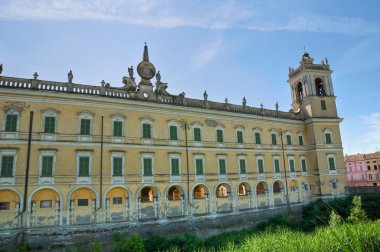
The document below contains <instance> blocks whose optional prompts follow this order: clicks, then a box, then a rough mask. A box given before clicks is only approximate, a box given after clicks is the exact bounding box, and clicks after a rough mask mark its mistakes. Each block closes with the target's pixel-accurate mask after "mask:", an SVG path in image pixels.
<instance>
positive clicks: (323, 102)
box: [321, 100, 326, 110]
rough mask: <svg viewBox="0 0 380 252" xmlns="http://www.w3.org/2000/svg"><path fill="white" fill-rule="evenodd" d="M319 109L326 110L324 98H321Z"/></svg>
mask: <svg viewBox="0 0 380 252" xmlns="http://www.w3.org/2000/svg"><path fill="white" fill-rule="evenodd" d="M321 109H322V110H326V101H325V100H321Z"/></svg>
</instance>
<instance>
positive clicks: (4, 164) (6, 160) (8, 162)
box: [0, 156, 14, 177]
mask: <svg viewBox="0 0 380 252" xmlns="http://www.w3.org/2000/svg"><path fill="white" fill-rule="evenodd" d="M13 162H14V156H3V158H2V160H1V174H0V176H1V177H13Z"/></svg>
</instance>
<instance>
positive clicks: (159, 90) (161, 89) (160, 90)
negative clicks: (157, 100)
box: [155, 82, 170, 95]
mask: <svg viewBox="0 0 380 252" xmlns="http://www.w3.org/2000/svg"><path fill="white" fill-rule="evenodd" d="M167 88H168V84H167V83H162V82H157V83H156V90H155V92H156V94H158V95H170V94H169V93H168V92H167V91H166V89H167Z"/></svg>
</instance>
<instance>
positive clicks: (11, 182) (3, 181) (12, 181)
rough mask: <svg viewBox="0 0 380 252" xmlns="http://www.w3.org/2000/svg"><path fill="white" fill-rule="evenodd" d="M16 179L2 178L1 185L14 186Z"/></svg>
mask: <svg viewBox="0 0 380 252" xmlns="http://www.w3.org/2000/svg"><path fill="white" fill-rule="evenodd" d="M14 183H15V178H14V177H1V178H0V184H14Z"/></svg>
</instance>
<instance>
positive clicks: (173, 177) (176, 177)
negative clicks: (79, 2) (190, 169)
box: [170, 175, 181, 182]
mask: <svg viewBox="0 0 380 252" xmlns="http://www.w3.org/2000/svg"><path fill="white" fill-rule="evenodd" d="M170 181H172V182H173V181H181V175H171V176H170Z"/></svg>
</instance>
